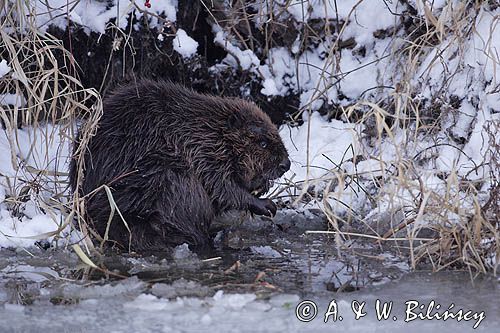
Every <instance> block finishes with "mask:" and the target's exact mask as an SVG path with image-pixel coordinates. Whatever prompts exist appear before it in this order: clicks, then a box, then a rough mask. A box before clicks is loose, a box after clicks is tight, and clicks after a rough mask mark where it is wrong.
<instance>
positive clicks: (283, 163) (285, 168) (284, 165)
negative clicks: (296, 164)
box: [278, 157, 291, 174]
mask: <svg viewBox="0 0 500 333" xmlns="http://www.w3.org/2000/svg"><path fill="white" fill-rule="evenodd" d="M290 165H291V163H290V160H289V159H288V157H285V158H284V159H283V161H281V163H280V165H279V166H278V168H279V170H280V173H281V174H284V173H285V172H287V171H288V170H290Z"/></svg>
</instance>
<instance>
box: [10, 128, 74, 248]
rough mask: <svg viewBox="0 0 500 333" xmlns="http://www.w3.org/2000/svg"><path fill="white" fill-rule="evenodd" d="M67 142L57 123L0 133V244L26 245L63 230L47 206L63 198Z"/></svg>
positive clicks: (59, 219) (61, 220) (59, 218)
mask: <svg viewBox="0 0 500 333" xmlns="http://www.w3.org/2000/svg"><path fill="white" fill-rule="evenodd" d="M70 144H71V140H70V138H68V136H67V134H66V133H65V130H64V128H63V127H60V126H53V125H45V126H44V127H39V128H37V129H33V128H26V129H16V130H13V131H12V132H10V133H9V132H8V131H7V130H1V131H0V247H29V246H33V244H34V242H35V241H37V240H41V239H49V240H52V239H53V237H54V236H56V235H59V234H61V233H64V232H65V231H66V232H67V231H68V230H69V226H68V225H65V221H64V217H63V216H62V214H61V213H60V212H58V211H56V210H52V209H53V208H54V206H53V204H54V202H57V201H60V202H61V204H62V203H64V202H65V197H64V193H65V192H66V191H67V185H68V184H67V170H68V162H69V156H70V152H71V151H70ZM50 206H53V207H52V208H50Z"/></svg>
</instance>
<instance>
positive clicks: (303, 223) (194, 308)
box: [0, 215, 500, 332]
mask: <svg viewBox="0 0 500 333" xmlns="http://www.w3.org/2000/svg"><path fill="white" fill-rule="evenodd" d="M231 219H232V221H231V223H232V224H233V227H231V228H227V227H226V229H225V230H226V231H225V232H224V235H222V234H221V233H220V234H219V236H218V238H219V239H220V244H219V247H218V249H216V250H215V251H214V252H211V253H203V254H194V253H192V252H191V251H189V250H188V249H187V247H184V246H180V247H178V248H177V249H175V251H173V252H172V253H161V254H159V253H155V254H150V255H143V256H139V255H134V254H114V253H107V255H105V256H102V257H100V258H97V257H93V260H94V262H96V263H97V264H98V265H100V266H101V267H105V268H106V269H105V271H99V270H92V269H89V268H88V267H86V266H84V265H82V264H81V263H80V262H79V260H78V258H77V257H76V255H74V254H72V253H70V252H69V251H61V250H47V251H43V250H31V252H32V255H30V254H28V253H26V252H24V251H22V250H18V251H13V250H0V281H1V282H0V332H41V331H48V330H50V331H52V332H89V331H109V332H122V331H126V332H198V331H200V332H201V331H203V332H205V331H207V330H209V329H213V330H214V331H216V332H282V331H291V332H302V331H304V332H308V331H315V332H332V331H335V330H342V331H349V332H351V331H352V332H357V331H359V332H378V331H380V332H386V331H401V330H403V329H404V330H405V331H408V332H417V331H419V332H420V331H422V329H430V330H437V329H439V330H441V331H444V332H457V331H458V332H461V331H464V332H466V331H472V330H473V329H472V327H473V326H474V325H475V324H477V325H478V328H477V331H484V332H496V331H498V328H499V327H500V319H499V317H500V316H499V314H500V307H499V303H500V281H499V280H498V279H497V278H494V277H492V276H480V277H476V278H475V279H472V278H471V276H470V274H469V273H468V272H466V271H446V272H439V273H430V272H427V271H418V272H413V273H410V270H409V267H408V265H407V260H406V256H405V254H404V253H400V252H396V251H391V250H390V249H383V248H380V247H377V246H374V244H373V243H370V242H367V241H361V240H357V241H353V242H350V243H347V245H349V246H348V247H345V248H342V249H341V250H338V249H337V247H336V246H335V242H334V241H333V240H332V239H329V238H327V237H325V236H321V235H305V234H304V230H305V229H324V225H323V221H322V220H321V218H319V217H311V218H306V217H304V216H299V215H297V216H290V215H287V216H281V218H279V217H278V219H275V221H274V222H270V221H269V220H244V221H243V222H242V223H241V224H238V223H236V224H237V225H234V224H235V223H234V221H235V219H234V217H232V218H231ZM226 226H227V224H226ZM305 300H307V301H311V302H314V306H315V307H314V306H313V304H312V303H302V304H301V306H300V307H299V315H301V314H308V313H307V311H305V312H303V311H304V309H305V307H307V306H309V309H310V311H309V316H313V315H314V313H316V316H315V317H314V319H313V320H312V321H309V322H302V321H300V320H299V319H297V315H296V309H297V306H298V305H299V303H301V302H303V301H305ZM377 300H379V301H380V302H390V301H392V302H393V303H392V311H391V313H390V315H389V316H388V319H387V320H383V319H382V320H380V321H379V320H377V318H376V311H375V305H376V304H377ZM353 301H356V302H357V303H353ZM408 301H415V302H419V305H421V304H422V305H423V306H424V309H423V310H418V309H417V308H416V309H414V310H413V311H412V312H410V314H408V316H410V317H408V318H409V319H411V317H412V316H416V315H417V314H418V313H420V312H422V313H425V311H426V310H427V307H428V306H429V305H430V304H431V302H432V301H434V303H435V304H434V310H432V311H430V314H431V316H432V317H433V318H436V315H435V314H436V313H440V314H442V313H443V312H444V311H445V310H446V309H448V308H450V307H451V310H450V311H449V312H450V313H458V310H459V309H462V310H463V312H464V313H465V312H467V311H468V310H470V312H469V313H468V315H467V316H466V319H469V320H461V321H457V320H456V319H455V320H453V319H448V320H446V321H445V320H443V319H441V320H437V319H433V320H429V319H415V320H412V321H410V322H405V321H404V319H405V318H406V316H407V314H406V312H405V310H406V308H407V305H406V304H405V302H408ZM362 302H365V305H364V306H363V308H362V310H363V311H362V312H366V315H365V316H364V317H362V318H359V319H358V320H356V319H354V315H355V313H354V311H353V309H352V306H353V304H354V305H357V304H362ZM452 303H453V306H452V305H451V304H452ZM381 304H383V303H381ZM387 304H389V303H387ZM408 304H409V305H408V306H410V305H412V304H413V303H408ZM415 304H416V303H415ZM437 304H439V309H437V310H436V307H438V306H437ZM329 306H330V309H331V310H333V309H337V312H336V314H335V315H334V314H332V315H330V316H328V318H327V319H328V322H327V323H325V322H324V316H325V313H326V312H327V310H328V308H329ZM357 308H358V309H359V306H358V307H357ZM314 309H316V312H314ZM355 309H356V306H355ZM417 310H418V311H417ZM412 313H414V315H413V314H412ZM394 316H395V317H396V320H394ZM422 316H423V315H422ZM340 317H342V320H340V319H339V318H340ZM333 319H336V321H333Z"/></svg>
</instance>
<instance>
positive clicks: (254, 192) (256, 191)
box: [251, 190, 259, 195]
mask: <svg viewBox="0 0 500 333" xmlns="http://www.w3.org/2000/svg"><path fill="white" fill-rule="evenodd" d="M251 193H252V195H258V194H259V190H253V191H252V192H251Z"/></svg>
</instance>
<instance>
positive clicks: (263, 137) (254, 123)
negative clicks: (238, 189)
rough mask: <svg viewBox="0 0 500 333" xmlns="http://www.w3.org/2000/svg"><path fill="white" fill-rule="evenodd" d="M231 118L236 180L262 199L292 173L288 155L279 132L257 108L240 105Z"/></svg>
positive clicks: (229, 138) (244, 104)
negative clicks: (274, 182)
mask: <svg viewBox="0 0 500 333" xmlns="http://www.w3.org/2000/svg"><path fill="white" fill-rule="evenodd" d="M237 105H238V109H237V110H236V111H235V112H233V113H231V114H230V116H229V118H228V127H229V130H230V134H229V135H228V137H227V139H228V140H230V141H231V149H232V151H233V154H232V156H233V166H234V168H235V170H234V171H235V173H234V175H235V180H236V181H237V182H238V183H239V184H240V185H241V186H242V187H243V188H245V189H246V190H248V192H250V193H252V194H253V195H255V196H260V195H262V194H264V193H265V192H267V191H268V190H269V188H270V187H271V186H272V182H273V180H274V179H277V178H279V177H281V176H282V175H283V174H284V173H285V172H286V171H288V170H289V169H290V160H289V159H288V153H287V151H286V149H285V146H284V145H283V142H282V141H281V137H280V136H279V133H278V129H277V128H276V126H275V125H274V124H273V123H272V122H271V119H270V118H269V117H268V116H267V115H266V114H265V113H264V112H263V111H262V110H261V109H259V108H258V107H257V106H256V105H254V104H252V103H248V102H243V101H241V100H240V101H239V102H238V103H237Z"/></svg>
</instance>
